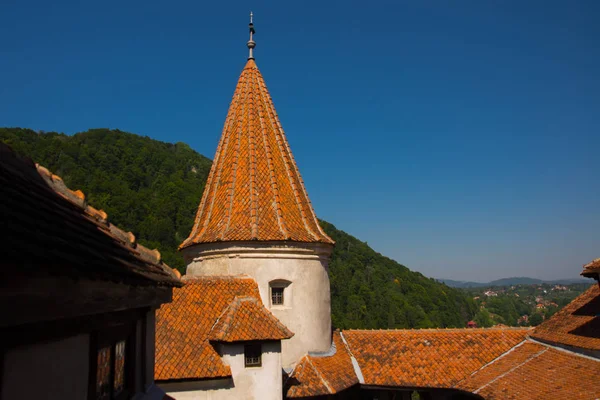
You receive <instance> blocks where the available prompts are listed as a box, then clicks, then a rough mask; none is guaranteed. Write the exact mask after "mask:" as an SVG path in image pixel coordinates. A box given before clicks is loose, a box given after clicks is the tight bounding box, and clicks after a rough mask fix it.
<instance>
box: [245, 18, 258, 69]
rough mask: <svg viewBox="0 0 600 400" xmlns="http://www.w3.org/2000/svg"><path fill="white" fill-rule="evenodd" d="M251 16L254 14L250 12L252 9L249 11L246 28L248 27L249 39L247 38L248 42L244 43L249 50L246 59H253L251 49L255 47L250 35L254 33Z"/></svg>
mask: <svg viewBox="0 0 600 400" xmlns="http://www.w3.org/2000/svg"><path fill="white" fill-rule="evenodd" d="M253 16H254V14H252V11H250V23H249V24H248V28H250V40H248V43H246V46H248V49H249V50H250V51H249V54H248V60H254V54H253V53H252V50H253V49H254V48H255V47H256V43H255V42H254V40H253V39H252V35H254V34H255V33H256V31H255V30H254V23H253V22H252V17H253Z"/></svg>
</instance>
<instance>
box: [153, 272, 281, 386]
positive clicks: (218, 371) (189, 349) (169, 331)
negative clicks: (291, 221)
mask: <svg viewBox="0 0 600 400" xmlns="http://www.w3.org/2000/svg"><path fill="white" fill-rule="evenodd" d="M183 281H184V282H185V286H184V287H183V288H181V289H176V290H174V291H173V301H172V302H171V303H169V304H164V305H163V306H162V307H161V308H160V309H159V310H158V311H157V313H156V366H155V369H154V371H155V372H154V377H155V379H156V380H172V379H203V378H221V377H228V376H231V370H230V368H229V366H228V365H226V364H225V363H223V361H222V360H221V357H220V355H219V354H218V353H217V351H216V350H215V348H214V347H213V346H212V345H211V344H210V342H209V336H210V333H211V329H212V328H213V326H214V325H215V323H217V320H218V319H219V317H221V316H222V315H223V316H225V317H226V318H225V319H228V320H229V321H230V322H229V323H225V322H221V321H222V320H221V321H220V322H221V326H220V328H218V329H217V330H219V329H221V331H222V332H224V333H225V336H226V337H227V338H231V337H233V338H236V337H237V335H238V332H237V331H236V330H235V329H233V330H232V329H231V328H232V327H237V328H240V329H241V335H240V336H243V337H246V338H248V339H247V340H257V339H262V338H263V337H268V336H271V337H272V336H281V333H282V331H286V330H287V328H285V327H284V326H283V325H280V324H281V323H280V322H279V321H277V320H276V319H275V317H274V316H273V315H271V314H270V313H269V312H268V311H267V310H264V312H263V311H257V307H258V306H261V307H262V303H261V302H260V294H259V291H258V286H257V284H256V281H255V280H254V279H252V278H248V277H227V276H222V277H218V276H217V277H215V276H211V277H194V278H188V277H184V278H183ZM248 297H250V298H253V299H255V300H256V301H255V302H245V301H240V306H239V307H237V311H235V312H233V313H232V314H231V315H232V317H231V318H229V317H228V316H227V315H226V314H227V312H226V311H227V309H228V307H229V306H230V304H231V303H232V302H234V300H236V298H238V299H240V298H245V299H247V298H248ZM245 304H253V305H255V306H257V307H254V306H251V307H250V308H251V310H250V311H251V312H250V313H246V310H247V309H246V308H245V306H244V305H245ZM235 308H236V307H234V309H235ZM267 313H268V314H267ZM250 314H251V315H252V316H254V317H256V318H261V319H264V320H258V319H257V320H256V321H254V323H253V324H250V323H248V321H247V318H248V317H249V316H250ZM240 318H241V319H240ZM240 320H241V321H242V323H241V324H239V325H236V324H237V323H238V322H239V321H240ZM256 327H258V328H256ZM269 327H276V328H277V329H275V333H273V332H269V331H267V330H266V328H269ZM282 327H283V328H282ZM280 328H282V329H280ZM287 332H289V331H287ZM287 332H286V333H287ZM252 333H257V335H258V336H256V337H254V336H252ZM289 333H291V332H289Z"/></svg>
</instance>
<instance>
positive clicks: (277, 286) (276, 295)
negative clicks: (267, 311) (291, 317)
mask: <svg viewBox="0 0 600 400" xmlns="http://www.w3.org/2000/svg"><path fill="white" fill-rule="evenodd" d="M291 284H292V282H290V281H287V280H285V279H275V280H272V281H271V282H269V291H270V295H271V307H276V308H290V307H291V305H292V288H291Z"/></svg>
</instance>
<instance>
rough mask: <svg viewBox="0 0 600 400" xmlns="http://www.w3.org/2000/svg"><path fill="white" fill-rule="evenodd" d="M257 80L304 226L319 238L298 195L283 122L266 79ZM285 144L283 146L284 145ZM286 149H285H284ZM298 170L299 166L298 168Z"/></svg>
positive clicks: (313, 235) (314, 236)
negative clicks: (308, 222) (273, 125)
mask: <svg viewBox="0 0 600 400" xmlns="http://www.w3.org/2000/svg"><path fill="white" fill-rule="evenodd" d="M257 81H258V86H259V88H260V90H259V93H260V96H261V98H262V97H263V95H264V96H266V97H267V101H266V102H265V103H266V105H267V117H268V118H269V121H270V122H271V124H272V123H273V122H275V125H276V126H277V131H278V132H277V134H276V135H275V139H276V140H277V145H278V146H279V153H280V154H281V158H282V160H283V164H284V166H285V171H286V173H287V176H288V179H289V180H290V183H291V185H292V190H293V193H294V199H295V200H296V205H297V207H298V209H299V210H300V216H301V218H302V223H303V224H304V228H305V229H306V230H307V231H308V232H309V233H310V235H311V236H312V237H313V239H318V238H317V235H316V234H315V233H314V232H313V231H312V229H310V228H309V227H308V224H307V223H306V211H305V210H304V207H302V202H301V201H300V198H299V195H298V184H297V183H296V182H295V180H294V177H293V176H292V175H291V174H290V169H291V167H290V165H289V164H290V161H292V163H293V160H292V159H291V158H292V153H291V151H290V148H289V146H287V145H286V143H285V142H286V140H285V133H284V132H283V129H282V128H281V124H280V123H279V118H278V117H277V112H276V111H275V106H274V105H273V100H272V99H271V96H270V95H269V93H268V91H267V90H266V85H265V83H264V81H262V82H261V79H260V77H257ZM281 138H283V142H284V145H282V140H281ZM282 146H283V147H282ZM283 150H285V151H283ZM285 156H288V157H289V158H290V160H287V159H286V157H285ZM296 170H297V168H296ZM295 172H297V174H296V175H297V176H298V177H299V172H298V171H295Z"/></svg>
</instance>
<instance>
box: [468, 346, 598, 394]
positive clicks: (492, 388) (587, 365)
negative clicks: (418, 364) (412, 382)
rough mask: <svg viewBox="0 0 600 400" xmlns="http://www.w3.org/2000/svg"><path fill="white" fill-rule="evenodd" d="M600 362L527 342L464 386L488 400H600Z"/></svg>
mask: <svg viewBox="0 0 600 400" xmlns="http://www.w3.org/2000/svg"><path fill="white" fill-rule="evenodd" d="M598 376H600V360H597V359H592V358H590V357H582V356H579V355H576V354H575V353H570V352H566V351H562V350H558V349H555V348H552V347H550V346H546V345H542V344H538V343H534V342H531V341H527V342H525V343H524V344H523V345H521V346H518V347H516V348H515V349H513V350H512V351H511V352H509V353H507V354H506V355H504V356H503V357H501V358H499V359H498V360H497V361H495V362H492V363H490V364H488V365H486V366H484V367H483V368H482V369H481V370H479V371H477V372H475V373H474V374H473V375H471V376H470V377H468V378H467V379H465V380H464V381H462V382H460V383H459V384H458V385H457V388H460V389H463V390H467V391H470V392H472V393H477V394H479V395H481V396H483V398H485V399H490V400H493V399H540V400H541V399H551V398H552V399H597V398H600V386H598V383H597V380H598Z"/></svg>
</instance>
